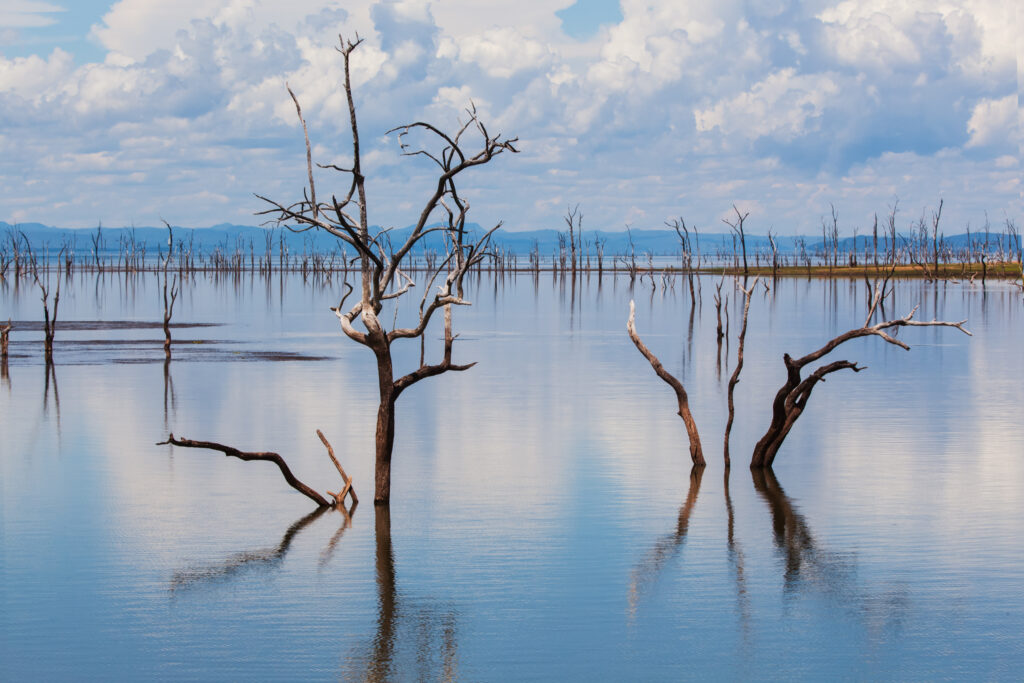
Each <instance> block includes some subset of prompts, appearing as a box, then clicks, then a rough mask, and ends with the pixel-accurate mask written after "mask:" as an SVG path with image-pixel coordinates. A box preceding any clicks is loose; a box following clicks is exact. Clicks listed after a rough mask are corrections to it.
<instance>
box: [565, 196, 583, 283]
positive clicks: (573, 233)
mask: <svg viewBox="0 0 1024 683" xmlns="http://www.w3.org/2000/svg"><path fill="white" fill-rule="evenodd" d="M564 218H565V224H566V225H568V226H569V251H570V253H571V258H572V261H571V263H572V276H573V279H574V280H575V278H576V266H577V258H579V256H580V250H579V245H580V244H581V240H582V237H583V212H582V211H580V205H579V204H577V205H576V207H575V208H573V209H567V210H566V213H565V216H564ZM579 265H580V266H582V265H583V264H582V263H580V264H579Z"/></svg>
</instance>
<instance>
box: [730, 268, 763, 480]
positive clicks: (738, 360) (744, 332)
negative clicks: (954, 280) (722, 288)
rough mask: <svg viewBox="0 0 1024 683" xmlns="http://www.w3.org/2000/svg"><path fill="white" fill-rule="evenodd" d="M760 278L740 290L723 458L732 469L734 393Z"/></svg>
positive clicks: (741, 368) (738, 379) (734, 413)
mask: <svg viewBox="0 0 1024 683" xmlns="http://www.w3.org/2000/svg"><path fill="white" fill-rule="evenodd" d="M757 280H758V278H756V277H755V278H754V282H753V283H752V284H751V285H750V289H743V287H740V289H741V290H742V291H743V294H744V297H745V299H744V302H743V324H742V325H741V326H740V337H739V348H738V349H737V351H736V369H735V370H733V372H732V377H730V378H729V389H728V392H727V393H728V398H727V401H728V404H729V418H728V420H727V421H726V423H725V439H724V444H723V449H722V456H723V459H724V460H725V466H726V467H730V466H731V465H732V461H731V460H730V459H729V435H730V434H731V433H732V421H733V418H734V417H735V416H736V405H735V403H734V402H733V393H734V392H735V390H736V385H737V384H739V383H740V371H741V370H743V343H744V341H746V338H747V314H748V313H750V295H751V294H753V293H754V288H755V287H757Z"/></svg>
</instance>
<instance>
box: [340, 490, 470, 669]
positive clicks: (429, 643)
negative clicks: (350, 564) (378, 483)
mask: <svg viewBox="0 0 1024 683" xmlns="http://www.w3.org/2000/svg"><path fill="white" fill-rule="evenodd" d="M374 527H375V528H374V533H375V542H376V556H375V570H376V577H375V578H376V584H377V625H376V630H375V632H374V634H373V636H372V638H370V639H369V640H368V641H366V642H364V643H362V644H360V645H358V646H357V647H356V650H355V652H353V653H352V654H350V655H349V656H346V657H345V658H344V661H343V663H342V666H341V671H340V675H339V677H340V678H341V680H345V681H357V680H358V681H388V680H407V681H414V680H419V681H423V680H446V681H451V680H457V679H458V678H459V675H458V667H459V656H458V614H457V612H456V611H455V610H454V609H453V608H451V607H449V606H446V605H442V604H437V603H435V602H432V601H424V600H418V599H414V598H411V597H409V596H407V595H404V594H402V593H401V592H400V591H399V590H398V580H397V576H396V571H395V553H394V548H393V546H392V542H391V511H390V510H389V508H388V507H387V506H381V505H378V506H375V507H374Z"/></svg>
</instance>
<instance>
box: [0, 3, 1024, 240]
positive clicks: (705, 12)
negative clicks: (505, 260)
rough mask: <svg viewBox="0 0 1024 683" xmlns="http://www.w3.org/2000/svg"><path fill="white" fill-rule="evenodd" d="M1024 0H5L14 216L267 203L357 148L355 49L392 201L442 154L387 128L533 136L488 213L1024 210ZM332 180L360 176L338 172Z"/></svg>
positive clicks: (363, 124) (420, 186) (379, 218)
mask: <svg viewBox="0 0 1024 683" xmlns="http://www.w3.org/2000/svg"><path fill="white" fill-rule="evenodd" d="M1018 15H1019V11H1018V10H1017V9H1016V8H1015V5H1014V3H1009V2H1005V0H970V1H968V0H960V1H945V0H938V1H935V0H931V1H929V2H917V1H916V0H841V1H836V0H808V1H806V2H785V1H782V0H746V1H745V2H735V1H732V0H720V1H718V2H714V3H712V2H679V1H675V2H672V1H665V2H652V1H648V2H642V1H637V0H621V2H616V1H615V0H575V1H574V0H488V2H481V1H480V0H398V1H390V2H377V1H370V0H349V1H345V2H336V1H327V0H290V1H289V2H287V3H284V2H276V1H275V2H270V1H269V0H177V1H176V2H173V3H172V2H166V1H162V0H120V2H113V3H112V2H102V1H100V0H75V1H74V2H71V1H70V0H3V2H2V3H0V220H5V221H7V222H10V223H17V222H41V223H46V224H49V225H57V226H62V227H94V226H95V225H97V224H98V223H99V222H101V221H102V223H103V224H104V225H107V226H122V225H139V226H142V225H159V224H160V220H161V219H166V220H168V221H170V222H171V223H173V224H176V225H183V226H197V227H198V226H209V225H214V224H218V223H223V222H229V223H236V224H246V225H254V224H258V223H259V222H260V221H261V220H262V219H261V218H259V217H257V216H255V215H254V213H255V212H256V211H259V210H261V209H262V208H264V205H263V204H262V202H261V201H260V200H259V199H257V198H256V197H255V194H261V195H265V196H268V197H271V198H273V199H276V200H280V201H282V202H284V203H288V202H290V201H294V200H296V199H299V198H301V196H302V192H303V187H304V181H305V146H304V142H303V137H302V130H301V127H300V126H299V123H298V120H297V118H296V115H295V109H294V106H293V105H292V102H291V100H290V98H289V96H288V92H287V90H286V87H285V84H286V83H287V84H289V85H290V86H291V87H292V89H293V90H294V91H295V94H296V96H297V97H298V98H299V101H300V102H301V104H302V108H303V113H304V114H305V116H306V119H307V123H308V125H309V132H310V138H311V142H312V144H313V156H314V161H317V162H320V163H325V164H328V163H334V164H338V165H342V166H344V165H345V164H346V163H347V162H349V161H350V159H351V139H350V134H349V132H348V130H349V129H348V121H347V108H346V106H345V101H344V92H343V90H342V89H341V83H342V60H341V56H340V55H339V54H338V53H337V52H336V51H335V47H336V46H337V45H338V36H339V34H340V35H342V36H345V37H349V38H351V37H354V36H355V35H356V34H357V33H358V35H359V36H360V37H362V38H364V39H365V42H364V43H363V44H362V45H361V46H360V47H359V48H358V50H357V51H356V52H355V53H354V54H353V81H354V87H355V97H356V104H357V109H358V111H357V116H358V121H359V128H360V137H361V144H362V150H363V155H362V156H363V168H364V172H365V174H366V176H367V190H368V205H369V217H370V221H371V223H374V224H378V225H385V226H392V225H393V226H398V227H401V226H406V225H409V224H411V223H413V222H414V220H415V218H416V216H417V215H418V213H419V210H420V208H421V207H422V205H423V203H424V202H425V201H426V199H427V197H428V196H429V193H430V191H431V188H432V185H433V184H434V183H436V176H435V175H434V174H433V173H432V170H431V167H430V164H429V161H428V160H426V159H425V158H423V157H418V158H410V157H403V156H401V153H400V152H401V150H400V148H399V144H398V141H397V139H396V135H394V134H391V135H388V134H387V131H388V130H389V129H391V128H393V127H394V126H398V125H400V124H403V123H408V122H412V121H429V122H431V123H433V124H435V125H437V126H438V127H440V128H442V129H445V130H454V129H456V128H457V127H458V125H459V121H460V117H462V119H464V118H465V109H466V107H468V106H469V105H470V103H471V102H472V104H473V105H475V107H476V109H477V111H478V112H479V114H480V116H481V118H482V120H483V121H484V122H485V123H486V124H487V127H488V129H489V130H490V131H491V132H492V133H493V132H501V133H503V134H504V135H506V136H509V137H518V138H519V141H520V142H519V145H518V147H519V149H520V150H521V151H520V153H519V154H517V155H511V154H508V155H503V156H501V157H499V158H496V159H495V160H493V161H492V162H491V163H490V164H488V165H487V166H485V167H480V168H476V169H471V170H469V171H467V172H466V173H465V174H464V175H463V176H461V177H460V178H461V183H460V191H461V192H462V193H463V194H464V195H465V196H466V197H467V198H468V199H469V200H470V203H471V206H472V208H471V210H470V216H469V218H470V220H472V221H475V222H477V223H480V224H482V225H488V226H490V225H494V224H496V223H497V222H499V221H503V222H504V225H505V227H506V228H507V229H511V230H524V229H536V228H561V227H562V226H563V225H564V223H563V221H562V216H563V215H564V214H565V213H566V210H567V208H568V207H574V206H576V205H577V204H578V205H579V206H580V209H581V211H582V212H583V215H584V229H602V230H621V229H624V228H625V226H627V225H628V226H631V227H632V228H636V229H643V228H657V227H662V226H663V225H664V221H666V220H668V219H672V218H675V217H683V218H684V219H685V220H686V221H687V223H688V224H693V225H696V226H698V228H699V229H701V230H703V231H707V232H725V231H728V228H727V226H725V224H724V223H723V222H722V219H723V218H728V217H730V215H731V214H732V213H733V208H732V207H733V205H736V206H737V207H739V209H740V210H741V211H743V212H749V214H750V218H749V219H748V223H747V228H748V230H749V231H750V232H753V233H757V234H763V233H764V232H765V231H766V230H768V229H769V228H771V229H773V230H774V231H775V232H777V233H780V234H815V233H819V232H820V226H821V221H822V217H823V216H830V215H831V206H833V205H834V206H835V208H836V210H837V212H838V215H839V222H840V230H841V233H842V234H844V235H850V234H852V231H853V230H854V229H857V230H859V231H860V232H861V234H863V233H864V232H865V231H869V230H870V229H871V225H872V221H873V215H874V214H875V213H877V214H879V215H880V216H882V215H884V214H886V213H887V212H888V211H890V210H891V208H892V207H894V206H895V207H898V214H897V222H898V225H899V226H900V228H901V229H907V228H908V227H909V226H910V225H911V224H913V223H914V222H916V221H918V220H920V219H921V218H922V217H923V218H925V219H926V220H930V217H931V214H932V212H933V211H934V210H935V208H936V207H937V205H938V202H939V200H940V199H942V200H943V201H944V208H943V213H942V220H943V223H942V227H943V230H944V231H945V232H946V233H947V234H953V233H957V232H962V231H963V229H964V228H965V227H966V226H967V225H968V224H970V225H971V226H972V229H973V228H978V227H981V226H982V225H983V224H984V223H985V221H986V218H987V219H988V220H989V221H991V223H992V225H993V226H998V225H1000V224H1002V223H1003V221H1005V220H1006V219H1007V218H1009V219H1011V220H1014V221H1016V222H1017V224H1018V225H1020V224H1021V222H1022V219H1024V211H1022V209H1024V194H1022V190H1024V187H1022V181H1021V156H1022V154H1021V147H1022V141H1024V136H1022V125H1021V121H1022V116H1021V111H1022V110H1021V101H1020V97H1019V93H1020V91H1021V85H1022V80H1024V55H1022V51H1024V42H1018V38H1017V34H1018V33H1019V32H1020V31H1019V23H1018ZM317 189H318V193H319V194H320V195H321V196H322V195H324V194H325V193H327V192H330V191H332V190H333V191H335V192H338V193H342V192H344V191H345V189H347V185H346V183H345V179H344V178H342V177H340V176H339V175H338V174H337V173H335V172H333V171H322V172H318V174H317Z"/></svg>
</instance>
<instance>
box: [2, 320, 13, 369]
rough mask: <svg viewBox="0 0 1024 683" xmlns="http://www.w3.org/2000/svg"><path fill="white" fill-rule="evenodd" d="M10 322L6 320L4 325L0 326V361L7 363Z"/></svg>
mask: <svg viewBox="0 0 1024 683" xmlns="http://www.w3.org/2000/svg"><path fill="white" fill-rule="evenodd" d="M11 327H12V325H11V321H10V319H9V318H8V320H7V324H6V325H0V360H2V361H3V362H4V363H6V362H7V346H8V344H9V337H10V335H11Z"/></svg>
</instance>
